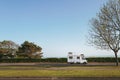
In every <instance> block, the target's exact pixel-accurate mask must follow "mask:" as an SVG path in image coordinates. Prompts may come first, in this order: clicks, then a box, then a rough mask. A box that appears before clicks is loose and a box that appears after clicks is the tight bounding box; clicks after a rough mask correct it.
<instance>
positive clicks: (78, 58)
mask: <svg viewBox="0 0 120 80" xmlns="http://www.w3.org/2000/svg"><path fill="white" fill-rule="evenodd" d="M67 62H68V63H81V64H87V60H86V58H85V56H84V54H79V55H73V53H72V52H69V53H68V57H67Z"/></svg>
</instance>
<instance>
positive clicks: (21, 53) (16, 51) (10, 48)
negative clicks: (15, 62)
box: [0, 40, 42, 59]
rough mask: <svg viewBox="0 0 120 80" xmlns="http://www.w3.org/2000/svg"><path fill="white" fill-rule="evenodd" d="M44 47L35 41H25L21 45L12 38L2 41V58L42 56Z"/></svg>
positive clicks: (0, 48)
mask: <svg viewBox="0 0 120 80" xmlns="http://www.w3.org/2000/svg"><path fill="white" fill-rule="evenodd" d="M41 57H42V48H41V47H40V46H38V45H36V44H35V43H33V42H29V41H24V42H23V43H22V44H21V45H18V44H16V43H15V42H13V41H11V40H4V41H0V59H6V58H12V59H13V58H38V59H39V58H41Z"/></svg>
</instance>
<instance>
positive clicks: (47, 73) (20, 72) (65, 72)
mask: <svg viewBox="0 0 120 80" xmlns="http://www.w3.org/2000/svg"><path fill="white" fill-rule="evenodd" d="M0 77H120V66H119V67H116V66H92V67H89V66H80V67H49V66H45V67H39V66H0Z"/></svg>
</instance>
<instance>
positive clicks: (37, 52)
mask: <svg viewBox="0 0 120 80" xmlns="http://www.w3.org/2000/svg"><path fill="white" fill-rule="evenodd" d="M41 51H42V48H41V47H39V46H37V45H36V44H34V43H32V42H28V41H25V42H24V43H23V44H21V46H20V47H19V54H18V55H21V56H24V57H29V58H41V57H42V53H41Z"/></svg>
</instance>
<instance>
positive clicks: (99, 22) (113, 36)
mask: <svg viewBox="0 0 120 80" xmlns="http://www.w3.org/2000/svg"><path fill="white" fill-rule="evenodd" d="M91 25H92V27H91V31H90V35H91V40H90V42H91V43H92V44H94V45H95V46H97V47H98V48H101V49H110V50H112V51H113V52H114V54H115V59H116V66H118V63H119V61H118V56H117V54H118V51H119V50H120V0H109V1H108V2H107V3H106V4H105V5H103V7H102V8H101V9H100V12H99V13H98V14H97V16H96V17H95V18H93V19H92V20H91Z"/></svg>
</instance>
